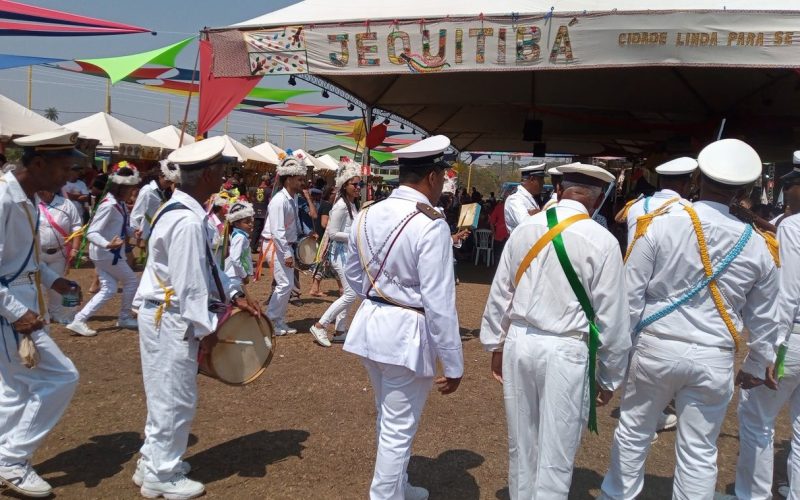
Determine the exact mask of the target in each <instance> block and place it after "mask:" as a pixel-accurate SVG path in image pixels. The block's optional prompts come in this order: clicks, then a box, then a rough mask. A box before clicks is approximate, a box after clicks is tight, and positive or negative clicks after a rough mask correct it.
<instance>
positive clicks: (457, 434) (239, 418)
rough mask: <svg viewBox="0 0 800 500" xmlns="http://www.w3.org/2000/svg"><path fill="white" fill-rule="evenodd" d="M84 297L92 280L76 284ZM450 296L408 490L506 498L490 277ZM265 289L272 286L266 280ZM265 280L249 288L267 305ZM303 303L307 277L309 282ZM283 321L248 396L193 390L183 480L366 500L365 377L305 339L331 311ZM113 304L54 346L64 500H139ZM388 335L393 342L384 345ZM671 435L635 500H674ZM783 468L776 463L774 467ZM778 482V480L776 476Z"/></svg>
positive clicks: (608, 430) (220, 387) (128, 382)
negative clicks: (442, 387) (195, 402)
mask: <svg viewBox="0 0 800 500" xmlns="http://www.w3.org/2000/svg"><path fill="white" fill-rule="evenodd" d="M73 273H74V274H72V277H73V278H74V279H78V280H79V281H80V282H81V283H82V285H83V286H84V290H86V289H88V285H89V277H90V273H91V271H90V270H80V271H77V272H74V271H73ZM459 275H460V278H461V285H460V286H459V287H457V294H458V308H459V320H460V324H461V334H462V339H463V341H464V358H465V365H466V373H465V376H464V380H463V382H462V384H461V387H460V388H459V390H458V391H457V392H456V393H455V394H453V395H450V396H441V395H439V394H438V393H435V392H434V393H432V394H431V396H430V398H429V400H428V404H427V407H426V409H425V413H424V416H423V419H422V424H421V426H420V430H419V432H418V434H417V437H416V441H415V443H414V447H413V456H412V458H411V463H410V465H409V478H410V480H411V482H412V483H413V484H417V485H421V486H424V487H426V488H428V490H430V493H431V498H441V499H445V498H446V499H478V498H500V499H502V498H507V496H508V492H507V489H506V485H507V480H506V477H507V466H508V458H507V437H506V428H505V427H506V426H505V415H504V409H503V402H502V390H501V386H500V385H499V384H497V383H496V382H495V381H494V380H493V379H492V378H491V376H490V374H489V356H488V354H487V353H485V352H484V351H483V350H482V349H481V346H480V341H479V340H478V331H479V328H480V318H481V314H482V313H483V308H484V305H485V302H486V297H487V294H488V290H489V282H490V280H491V271H490V270H487V269H486V268H483V267H480V268H475V267H473V266H471V265H464V266H461V269H460V271H459ZM267 276H268V275H267ZM268 284H269V280H268V279H266V280H265V279H262V281H261V282H259V283H257V284H256V285H255V288H254V290H255V292H256V294H257V296H258V297H259V298H261V299H265V298H266V297H267V294H268ZM302 284H303V291H304V292H307V291H308V284H309V281H308V277H307V276H305V275H304V276H303V279H302ZM334 287H335V283H334V282H333V281H330V280H328V281H326V282H324V283H323V290H325V291H327V296H326V297H325V298H323V299H312V298H310V297H309V296H308V295H307V293H306V294H304V297H303V300H302V305H301V306H295V305H292V306H290V307H289V313H288V319H289V324H290V325H292V326H294V327H296V328H297V329H298V330H299V331H300V333H299V334H297V335H293V336H289V337H281V338H279V339H278V342H277V354H276V356H275V359H274V360H273V362H272V364H271V365H270V366H269V368H268V369H267V371H266V372H265V374H264V375H263V376H262V377H261V378H259V379H258V380H257V381H255V382H254V383H252V384H250V385H248V386H245V387H230V386H226V385H224V384H222V383H220V382H218V381H216V380H212V379H209V378H206V377H200V401H199V406H198V411H197V417H196V419H195V421H194V425H193V428H192V437H191V440H190V447H189V449H188V452H187V454H186V458H187V459H188V461H189V463H190V464H191V465H192V473H191V476H192V477H194V478H195V479H198V480H200V481H202V482H204V483H205V484H206V488H207V497H209V498H230V499H239V498H275V499H284V498H285V499H290V498H291V499H295V498H314V499H317V498H319V499H327V498H365V497H366V494H367V491H368V487H369V481H370V479H371V476H372V467H373V461H374V453H375V432H374V428H375V422H374V419H375V409H374V404H373V396H372V390H371V387H370V385H369V381H368V379H367V375H366V373H365V371H364V369H363V368H362V366H361V364H360V363H359V361H358V359H357V358H356V357H355V356H352V355H350V354H347V353H344V352H342V350H341V347H340V346H333V347H331V348H327V349H326V348H322V347H320V346H318V345H316V344H315V343H314V342H313V341H312V337H311V335H310V334H309V333H308V328H309V326H310V325H311V324H312V322H313V321H314V320H316V319H317V318H319V316H321V314H322V313H323V311H324V309H325V308H326V307H327V306H328V304H330V303H331V302H332V301H333V300H334V299H335V297H336V292H335V289H334ZM118 298H119V296H117V298H116V299H115V302H114V303H112V304H111V305H108V306H107V307H105V308H104V309H103V310H102V311H101V316H100V317H98V318H95V319H94V320H93V321H91V322H90V325H92V326H93V327H94V328H97V329H98V330H99V331H100V334H99V335H98V336H97V337H94V338H82V337H73V336H69V335H68V334H67V331H66V330H65V329H63V328H62V327H60V326H55V327H53V329H52V332H51V333H52V335H53V337H54V338H55V339H56V341H57V342H58V343H59V345H60V346H61V348H62V349H63V350H64V351H65V352H66V353H67V355H68V356H70V357H71V358H72V360H73V361H74V362H75V364H76V366H77V367H78V369H79V371H80V373H81V380H80V384H79V387H78V390H77V393H76V394H75V397H74V399H73V401H72V404H71V405H70V407H69V409H68V410H67V412H66V414H65V416H64V418H63V419H62V420H61V422H60V423H59V425H58V426H57V427H56V428H55V430H54V431H53V432H52V433H51V434H50V435H49V437H48V438H47V439H46V441H45V442H44V444H43V446H42V447H41V448H40V449H39V451H38V452H37V454H36V456H35V459H34V464H35V467H36V469H37V470H38V471H39V472H40V473H41V474H42V475H43V476H44V477H45V479H47V480H48V481H49V482H50V483H51V484H52V485H53V486H54V487H55V489H56V493H57V497H58V498H64V499H68V498H76V499H77V498H80V499H90V498H98V499H99V498H102V499H110V498H138V497H139V491H138V488H136V487H135V486H134V485H133V483H132V482H131V474H132V473H133V471H134V468H135V465H136V458H137V454H138V449H139V447H140V445H141V443H142V433H143V427H144V420H145V399H144V392H143V388H142V379H141V367H140V360H139V344H138V339H137V337H136V333H135V332H132V331H129V330H118V329H116V328H115V327H114V322H115V320H116V316H117V308H118V307H119V301H118ZM387 333H388V332H387ZM618 401H619V399H618V395H617V396H616V397H615V399H614V400H613V401H612V404H611V405H610V406H609V407H606V408H602V409H600V410H599V427H600V434H599V436H595V435H589V434H588V433H586V432H584V437H583V443H582V447H581V449H580V452H579V453H578V457H577V463H576V467H575V474H574V477H573V482H572V490H571V494H570V497H571V498H576V499H584V498H593V497H595V496H597V494H598V493H599V486H600V483H601V481H602V477H603V474H604V473H605V472H606V470H607V467H608V457H609V453H610V448H611V438H612V433H613V430H614V426H615V425H616V420H614V419H613V418H612V417H611V416H610V415H611V412H612V409H613V408H614V407H616V406H617V403H618ZM736 401H737V398H734V401H733V402H732V403H731V405H730V408H729V411H728V417H727V419H726V421H725V425H724V427H723V430H722V434H721V436H720V439H719V445H720V453H719V460H718V463H719V478H718V482H717V489H718V490H720V491H722V490H728V491H729V492H732V490H731V488H732V485H733V480H734V475H735V466H736V456H737V452H738V432H737V423H736V414H735V409H736ZM789 436H790V429H789V427H788V424H787V416H786V414H785V413H784V414H783V415H782V416H781V420H780V423H779V428H778V431H777V439H776V450H778V452H779V454H780V456H782V457H785V454H786V449H787V448H788V440H789ZM674 439H675V434H674V432H665V433H662V434H661V435H660V439H659V440H658V442H656V443H655V444H654V445H653V449H652V451H651V453H650V457H649V460H648V462H647V477H646V480H645V489H644V493H643V495H642V496H641V498H648V499H650V498H652V499H659V498H669V497H670V495H671V478H672V471H673V467H674V458H673V457H674V452H673V448H674ZM779 460H780V459H779ZM777 463H778V465H777V468H778V469H779V470H780V472H779V473H778V474H782V473H783V470H784V467H783V465H782V463H781V462H777ZM5 495H10V493H9V492H8V491H3V493H2V494H0V497H2V496H5Z"/></svg>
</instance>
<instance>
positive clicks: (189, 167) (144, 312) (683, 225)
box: [0, 131, 800, 499]
mask: <svg viewBox="0 0 800 500" xmlns="http://www.w3.org/2000/svg"><path fill="white" fill-rule="evenodd" d="M76 139H77V137H76V134H72V133H66V132H62V131H59V132H48V133H44V134H37V135H34V136H28V137H23V138H20V139H17V140H16V143H17V145H18V146H20V147H21V148H22V149H23V154H22V158H21V161H20V162H19V165H17V167H16V168H14V169H13V170H10V171H8V172H6V173H5V174H4V175H3V177H2V180H1V181H0V218H2V222H3V230H2V231H0V276H1V278H0V329H2V340H3V345H4V349H3V350H2V354H0V386H1V387H2V394H3V404H2V405H0V482H2V483H4V484H6V485H7V486H9V487H10V488H11V489H13V490H15V491H16V492H18V493H21V494H23V495H26V496H32V497H37V496H47V495H49V494H51V492H52V488H51V487H50V485H49V484H48V483H47V482H46V481H45V480H44V479H42V478H41V477H40V476H39V475H38V474H37V473H36V471H35V470H34V469H33V467H32V466H31V457H32V455H33V453H34V452H35V451H36V449H37V447H38V446H39V445H40V443H41V442H42V440H43V439H44V438H45V437H46V435H47V433H48V432H49V431H50V430H51V429H52V428H53V427H54V426H55V425H56V423H57V422H58V420H59V419H60V417H61V415H62V413H63V412H64V410H65V409H66V407H67V406H68V404H69V402H70V399H71V398H72V394H73V392H74V390H75V387H76V385H77V383H78V372H77V370H76V368H75V366H74V365H73V364H72V362H71V361H70V360H69V359H68V358H67V357H66V356H65V355H64V354H63V353H62V352H61V351H60V350H59V348H58V346H57V345H56V343H55V342H54V341H53V340H52V338H51V337H50V336H49V333H48V330H47V327H46V323H47V322H48V321H56V322H61V323H64V324H65V325H66V327H67V329H68V330H70V331H71V332H73V333H75V334H76V335H85V336H91V335H96V333H97V332H96V331H95V330H93V329H92V328H91V326H90V324H89V322H90V321H91V318H92V316H93V315H94V314H96V312H97V311H98V310H99V308H100V307H102V306H103V305H104V304H106V303H107V301H108V300H109V299H110V298H111V297H113V296H114V294H116V293H117V290H118V286H121V288H122V300H121V307H120V311H119V315H118V323H117V324H118V326H119V327H120V328H129V329H135V330H138V333H139V344H140V355H141V363H142V377H143V383H144V390H145V395H146V404H147V421H146V424H145V427H144V434H145V440H144V444H143V446H142V448H141V450H140V457H139V458H138V461H137V467H136V471H135V473H134V475H133V478H132V479H133V482H134V483H135V484H136V485H137V486H138V487H139V488H140V492H141V494H142V495H143V496H145V497H147V498H156V497H162V496H163V497H165V498H179V499H184V498H194V497H196V496H199V495H201V494H203V492H204V491H205V487H204V485H203V484H202V483H200V482H198V481H195V480H193V479H191V478H190V477H189V474H190V472H191V467H190V465H189V464H188V463H187V462H185V461H184V460H183V454H184V453H185V451H186V448H187V443H188V438H189V433H190V430H191V425H192V421H193V418H194V414H195V408H196V404H197V372H198V356H201V357H202V356H203V353H204V352H207V350H208V349H213V348H214V342H215V338H216V337H215V331H216V330H217V329H218V327H219V326H220V322H221V321H222V319H221V318H223V317H224V315H225V313H227V312H229V311H230V307H231V306H236V307H238V308H239V309H241V310H242V311H245V312H248V313H250V314H252V315H254V316H258V317H260V316H261V315H265V316H266V317H267V318H269V320H270V321H271V324H272V325H273V327H274V331H275V334H276V335H279V336H282V335H290V334H292V333H296V329H294V328H292V327H291V326H290V325H289V324H288V323H287V321H286V312H287V308H288V306H289V304H290V301H292V300H293V295H294V296H296V295H297V294H298V293H299V292H300V291H299V289H298V276H297V273H298V268H299V267H301V266H302V267H303V268H304V269H307V270H308V271H309V272H310V273H311V277H312V285H311V290H310V294H311V295H316V294H318V293H319V283H320V281H321V280H323V279H329V278H331V279H336V280H337V281H338V284H339V288H340V297H339V298H338V299H337V300H336V301H335V302H333V303H332V304H331V305H330V306H329V307H328V309H327V310H326V311H325V312H324V314H323V315H322V316H321V317H320V318H315V319H316V321H315V322H314V324H313V326H312V327H311V334H312V338H313V339H314V341H315V342H317V343H318V344H320V345H321V346H325V347H330V346H331V344H332V343H343V344H344V346H343V350H344V351H346V352H349V353H352V354H354V355H356V356H358V358H359V359H360V361H361V363H362V364H363V366H364V368H365V370H366V372H367V374H368V377H369V380H370V382H371V384H372V386H373V391H374V394H375V405H376V411H377V421H376V426H377V429H376V430H377V453H376V461H375V467H374V474H373V478H372V481H371V485H370V491H369V494H370V497H371V498H374V499H403V498H404V499H425V498H427V497H428V492H427V491H426V490H425V489H424V488H421V487H418V486H414V485H411V484H410V483H409V482H408V476H407V467H408V462H409V458H410V456H411V446H412V442H413V439H414V435H415V433H416V431H417V429H418V426H419V424H420V417H421V414H422V411H423V408H424V406H425V402H426V399H427V397H428V394H429V393H430V391H431V389H432V387H434V386H435V387H436V388H437V390H438V391H439V392H441V393H442V394H450V393H453V392H455V391H456V390H457V389H458V387H459V386H460V383H461V378H462V376H463V370H464V361H463V354H462V344H461V337H460V333H459V322H458V315H457V312H456V292H455V290H456V289H455V285H456V277H455V269H454V266H453V262H454V255H455V254H457V253H458V252H459V251H468V249H467V246H468V245H469V242H470V241H471V239H470V238H469V234H470V230H469V229H465V228H464V227H459V225H460V223H459V222H458V221H457V218H458V213H459V212H460V208H461V206H463V205H467V204H472V203H477V204H480V205H481V216H480V217H479V220H478V227H479V228H482V227H484V226H486V227H488V228H489V229H491V230H492V237H493V239H494V241H495V251H496V252H497V261H498V264H497V269H496V271H495V276H494V280H493V283H492V285H491V289H490V291H489V297H488V300H487V303H486V306H485V311H484V314H483V320H482V324H481V331H480V340H481V343H482V345H483V347H484V348H485V349H486V350H487V351H489V352H491V356H490V360H488V361H487V365H488V366H489V367H490V370H491V373H492V374H493V376H494V378H495V379H497V380H498V381H499V382H500V383H502V386H503V392H504V404H505V410H506V422H507V427H508V437H509V441H508V452H509V471H508V480H509V493H510V496H511V498H513V499H516V498H567V496H568V494H569V489H570V484H571V480H572V470H573V462H574V458H575V454H576V452H577V449H578V446H579V444H580V440H581V434H582V430H583V428H584V427H587V428H588V429H589V430H590V431H596V430H597V422H596V415H597V413H596V412H597V407H599V406H603V405H606V404H608V403H609V401H610V400H611V398H612V397H613V394H614V392H615V391H617V390H620V395H621V403H620V419H619V425H618V427H617V429H616V430H615V432H614V440H613V446H612V449H611V452H610V453H611V460H610V468H609V470H608V472H607V474H606V475H605V478H604V480H603V482H602V485H601V489H602V497H603V498H611V499H632V498H636V497H637V495H639V494H640V493H641V491H642V488H643V477H644V461H645V459H646V457H647V453H648V451H649V448H650V445H651V443H652V442H653V439H654V436H655V433H656V432H657V431H658V430H659V429H664V428H667V427H676V428H677V440H676V468H675V474H674V484H673V496H674V497H675V498H687V499H711V498H713V497H714V495H715V491H714V490H715V485H716V454H717V447H716V441H717V438H718V435H719V432H720V427H721V424H722V420H723V418H724V416H725V410H726V408H727V406H728V403H729V402H730V400H731V397H732V395H733V390H734V382H735V385H737V386H739V387H740V388H741V391H742V393H741V398H740V403H739V421H740V455H739V463H738V467H737V476H736V496H737V497H738V498H740V499H744V498H748V499H749V498H770V497H771V491H772V467H773V463H772V454H773V451H772V440H773V434H774V425H775V419H776V417H777V413H778V411H779V410H780V409H781V408H782V407H783V406H784V404H786V403H787V402H790V406H791V408H790V411H791V416H792V421H793V422H794V426H795V429H794V431H795V432H794V434H795V435H794V436H793V443H792V444H793V446H792V453H791V455H790V459H789V470H790V484H789V488H788V489H789V492H788V494H789V495H800V437H798V436H800V428H798V425H800V424H797V422H800V404H798V401H800V399H798V396H797V394H796V392H797V389H798V387H800V342H799V341H796V339H795V338H794V336H793V335H792V334H793V333H795V331H798V332H800V329H798V327H797V326H796V321H797V318H798V317H800V315H799V314H798V307H799V304H798V300H799V299H798V297H800V293H799V292H800V291H799V290H797V286H798V283H800V280H798V276H797V275H796V274H797V272H798V270H800V260H799V259H798V255H800V253H798V249H800V246H799V245H800V226H798V224H800V222H798V221H795V217H794V216H792V215H791V214H792V213H795V211H796V210H800V168H796V169H795V170H794V171H792V172H791V173H790V174H788V175H787V176H785V177H784V178H783V179H782V182H783V190H784V196H785V199H786V200H787V211H786V213H785V214H783V215H782V216H781V217H778V218H775V219H772V220H766V219H767V218H766V217H764V215H766V213H765V212H764V213H760V214H759V213H754V211H750V210H747V208H746V207H742V203H745V204H746V200H747V198H748V194H749V188H750V187H751V186H752V184H753V182H754V181H756V180H757V179H758V178H759V177H760V175H761V168H762V164H761V159H760V158H759V156H758V154H757V153H756V151H755V150H753V148H751V147H750V146H749V145H747V144H746V143H744V142H742V141H739V140H735V139H724V140H721V141H717V142H714V143H712V144H710V145H708V146H707V147H706V148H704V149H703V150H702V151H701V152H700V154H699V155H698V156H697V158H680V159H677V160H674V161H671V162H668V163H665V164H664V165H661V166H659V167H658V168H657V169H656V172H657V173H658V177H659V184H660V186H659V189H658V190H657V191H655V192H652V193H648V194H642V195H641V196H636V197H634V199H632V200H631V201H630V203H628V204H627V205H626V206H625V208H624V209H623V210H622V211H620V213H619V214H616V217H615V220H616V221H617V222H619V223H621V224H622V225H623V226H624V227H627V241H626V242H625V243H624V244H622V245H620V242H619V241H618V239H617V238H616V237H615V236H614V235H613V234H612V233H611V232H610V231H609V230H608V229H607V227H608V223H607V222H606V221H605V220H604V219H602V218H600V217H599V215H600V212H599V210H600V209H601V207H603V206H604V204H605V203H606V200H607V197H608V193H609V191H610V187H611V186H613V183H614V181H615V176H614V175H613V174H611V173H610V172H608V171H607V170H605V169H603V168H601V167H598V166H595V165H587V164H583V163H572V164H567V165H561V166H558V167H555V168H554V169H549V170H548V169H547V168H546V166H545V165H531V166H528V167H525V168H523V169H521V177H522V182H521V184H520V185H519V186H518V187H517V188H516V190H515V191H514V192H513V193H509V194H508V196H502V197H501V198H502V199H500V200H497V199H496V198H495V196H494V193H490V195H489V196H488V197H487V198H486V199H484V197H483V195H482V194H481V193H479V192H478V191H477V189H474V188H473V189H472V190H471V191H470V192H467V191H466V190H463V189H458V188H457V182H456V178H455V176H454V173H453V172H452V171H451V170H449V166H448V165H447V164H446V163H445V162H444V161H443V156H444V152H445V151H446V150H447V149H448V148H449V146H450V141H449V139H447V138H446V137H444V136H434V137H430V138H428V139H424V140H422V141H419V142H418V143H415V144H412V145H410V146H408V147H406V148H403V149H400V150H398V151H396V155H397V157H398V161H399V172H400V173H399V184H400V186H399V187H398V188H397V189H394V190H393V191H391V192H390V193H382V194H381V196H380V198H381V200H380V201H378V202H375V203H371V204H369V203H364V204H362V203H361V202H360V200H361V193H362V189H363V188H364V186H365V184H364V181H363V179H362V176H361V167H360V165H357V164H355V163H353V162H351V161H342V162H341V165H340V167H339V169H338V171H337V172H336V175H335V177H334V178H333V179H332V180H331V181H330V184H331V185H328V181H321V182H318V183H313V184H311V185H309V183H308V180H307V168H306V167H304V166H303V165H302V162H301V161H300V160H301V158H298V157H295V156H293V155H292V154H287V155H285V156H284V157H282V158H281V162H280V165H278V167H277V171H276V176H275V179H270V178H268V177H265V178H262V180H261V183H260V184H259V185H258V186H257V187H256V188H255V191H256V195H255V199H251V197H248V196H247V194H248V193H249V192H252V191H253V190H252V189H250V190H248V189H247V187H246V186H244V182H243V179H242V178H240V177H238V176H236V175H234V176H229V177H228V178H227V179H223V175H227V174H226V172H228V173H230V172H231V169H232V168H233V165H234V163H235V160H234V159H233V158H230V157H226V156H224V155H223V153H222V152H223V148H224V141H223V140H222V139H221V138H210V139H206V140H203V141H199V142H197V143H195V144H192V145H189V146H185V147H182V148H180V149H178V150H176V151H174V152H172V153H171V154H170V155H169V157H168V158H167V159H166V160H165V161H163V162H162V163H161V164H160V166H159V168H158V169H157V170H156V172H155V174H156V175H155V176H152V178H151V180H149V181H146V180H145V179H143V172H140V170H139V169H138V168H137V167H136V165H134V164H132V163H129V162H119V163H117V164H115V165H114V166H113V167H112V168H111V169H110V171H109V172H108V173H107V174H99V173H97V174H94V173H92V172H91V171H86V170H84V169H83V168H82V167H75V165H76V163H77V164H81V161H82V160H83V159H82V158H81V156H82V155H81V153H79V152H78V151H77V150H76V149H75V148H74V145H75V142H76ZM87 174H88V175H89V176H88V178H85V177H84V178H82V176H86V175H87ZM548 175H549V176H550V178H551V179H552V180H553V184H554V192H553V193H552V196H547V195H545V193H543V188H544V179H545V177H546V176H548ZM693 185H696V186H698V187H699V190H698V191H697V192H696V193H694V194H692V193H691V191H692V190H691V186H693ZM220 186H222V188H220ZM543 195H544V196H543ZM376 198H377V197H376ZM542 198H545V199H542ZM254 203H263V204H264V205H266V206H267V208H266V218H265V220H264V221H263V227H259V226H261V223H258V217H257V212H258V210H257V207H255V206H254ZM750 208H753V207H750ZM755 211H756V212H757V211H758V209H757V207H756V210H755ZM770 215H771V214H770ZM10 242H13V245H12V244H10ZM84 242H85V245H86V246H87V247H88V255H87V256H88V259H89V260H91V261H92V262H93V264H94V268H95V270H96V272H97V276H98V281H99V283H98V286H97V291H96V293H95V294H94V296H93V297H92V298H91V300H89V301H88V302H87V303H86V304H85V305H84V306H83V307H82V308H80V309H79V306H80V304H81V302H82V291H81V289H80V286H79V285H78V284H77V283H75V282H73V281H71V280H69V279H67V278H65V277H64V276H65V272H64V271H65V269H66V267H67V266H68V265H70V264H71V262H72V261H74V260H76V259H81V258H82V257H84V255H83V250H84ZM305 243H311V248H312V253H313V258H311V259H308V257H306V256H305V255H304V254H303V251H304V250H303V248H301V247H303V246H304V245H305ZM137 247H138V248H139V250H140V251H141V252H140V253H141V255H142V258H141V260H140V262H139V263H138V264H141V265H143V266H144V268H143V271H142V274H141V276H137V274H136V273H135V272H134V266H135V265H136V264H137V262H135V261H133V260H132V259H131V258H130V257H129V256H130V254H131V251H132V250H133V249H135V248H137ZM20 249H21V250H22V251H20ZM139 250H137V252H138V251H139ZM264 268H266V269H269V272H270V275H271V279H272V281H273V289H272V293H271V295H270V298H269V300H268V301H267V303H266V304H259V303H257V302H256V301H254V300H253V299H252V298H251V297H250V296H249V294H247V291H246V286H247V285H248V284H249V283H250V282H251V281H252V280H255V279H256V278H257V277H258V276H259V275H260V273H261V271H262V269H264ZM45 296H46V297H47V299H45ZM358 298H361V299H362V301H361V304H360V306H359V307H358V309H357V310H356V311H355V313H353V312H352V309H353V306H354V305H355V303H356V301H357V299H358ZM134 314H135V315H136V316H135V317H134ZM331 326H332V327H333V335H332V337H331V336H330V335H331V332H329V328H330V327H331ZM745 330H747V332H748V333H747V335H746V336H745V335H743V332H744V331H745ZM745 337H746V338H745ZM745 346H746V347H747V355H746V357H745V360H744V363H743V365H742V367H741V369H740V370H739V372H738V373H736V374H735V375H734V361H735V360H734V356H735V353H736V352H737V351H739V350H740V349H742V348H744V347H745ZM3 354H4V355H3ZM437 372H438V373H439V375H438V376H437ZM668 406H673V407H674V411H675V413H674V414H672V412H665V408H667V407H668Z"/></svg>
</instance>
